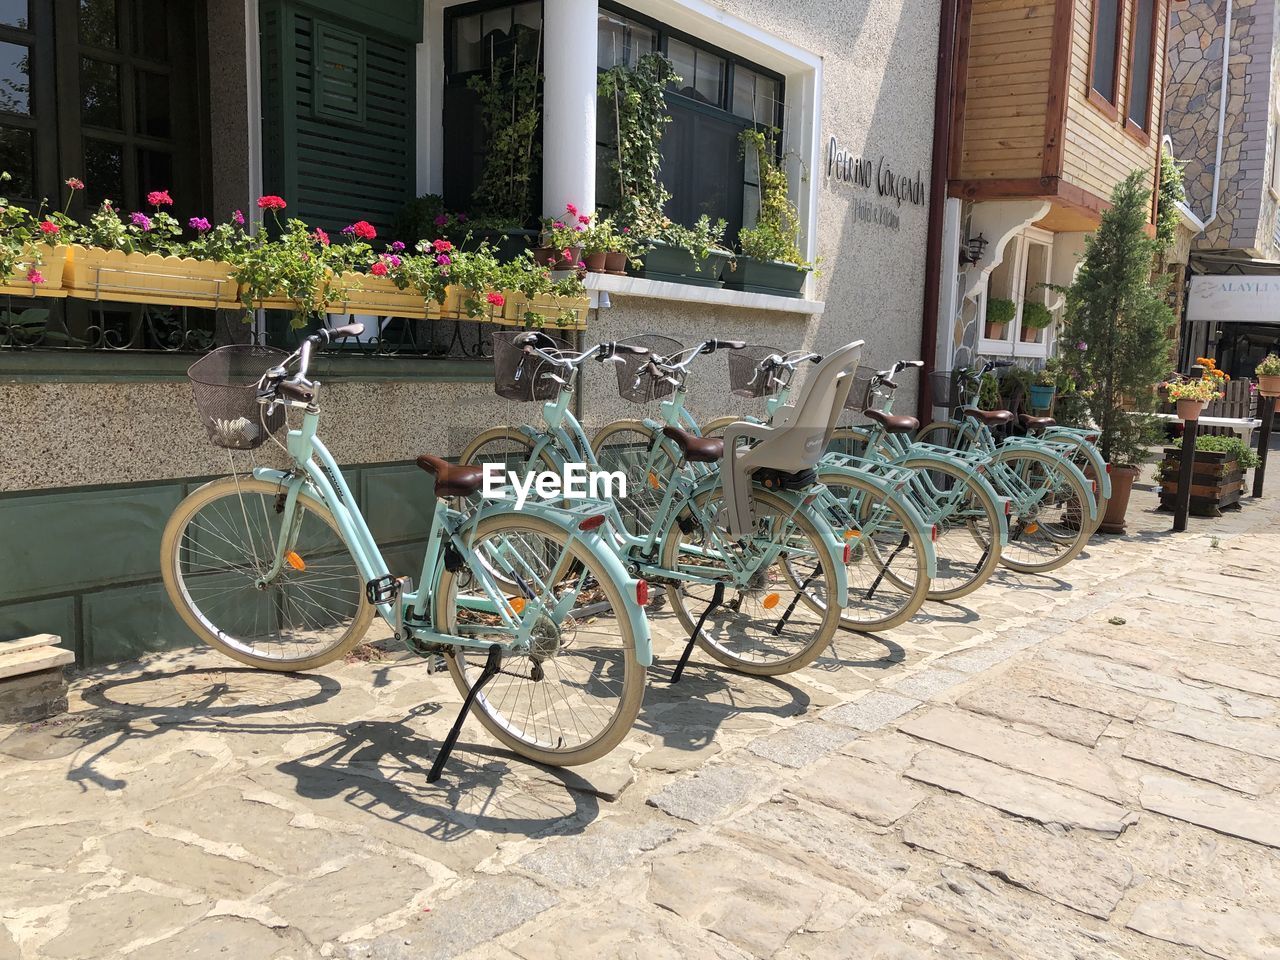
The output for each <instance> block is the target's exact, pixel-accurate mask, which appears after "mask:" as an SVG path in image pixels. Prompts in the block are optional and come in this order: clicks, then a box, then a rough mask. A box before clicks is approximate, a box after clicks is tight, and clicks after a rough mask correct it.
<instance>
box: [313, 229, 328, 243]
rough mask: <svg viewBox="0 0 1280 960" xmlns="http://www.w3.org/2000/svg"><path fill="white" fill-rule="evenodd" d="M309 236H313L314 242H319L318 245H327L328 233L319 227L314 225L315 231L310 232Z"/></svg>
mask: <svg viewBox="0 0 1280 960" xmlns="http://www.w3.org/2000/svg"><path fill="white" fill-rule="evenodd" d="M311 236H313V237H315V240H316V243H318V244H320V246H322V247H327V246H328V245H329V235H328V234H327V233H325V232H324V231H323V230H321V229H320V228H319V227H316V229H315V233H313V234H311Z"/></svg>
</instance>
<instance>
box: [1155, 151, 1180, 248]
mask: <svg viewBox="0 0 1280 960" xmlns="http://www.w3.org/2000/svg"><path fill="white" fill-rule="evenodd" d="M1186 199H1187V194H1186V191H1185V190H1184V189H1183V186H1182V168H1181V167H1179V166H1178V161H1176V160H1174V159H1173V157H1171V156H1170V155H1169V154H1168V153H1161V154H1160V196H1159V198H1158V200H1157V206H1156V247H1157V249H1158V250H1160V251H1164V250H1167V249H1169V247H1171V246H1173V241H1174V237H1175V236H1176V235H1177V229H1178V223H1179V221H1180V219H1181V215H1180V214H1179V213H1178V207H1177V204H1179V203H1182V202H1183V201H1185V200H1186Z"/></svg>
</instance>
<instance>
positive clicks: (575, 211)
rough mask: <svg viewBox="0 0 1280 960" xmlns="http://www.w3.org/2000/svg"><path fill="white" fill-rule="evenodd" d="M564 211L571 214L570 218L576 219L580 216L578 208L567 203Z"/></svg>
mask: <svg viewBox="0 0 1280 960" xmlns="http://www.w3.org/2000/svg"><path fill="white" fill-rule="evenodd" d="M564 209H565V213H567V214H569V216H571V217H576V216H577V215H578V208H577V207H575V206H574V205H573V204H572V203H566V204H565V205H564Z"/></svg>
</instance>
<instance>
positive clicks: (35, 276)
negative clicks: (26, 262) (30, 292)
mask: <svg viewBox="0 0 1280 960" xmlns="http://www.w3.org/2000/svg"><path fill="white" fill-rule="evenodd" d="M27 282H28V283H44V274H42V273H41V272H40V271H39V270H37V269H36V268H35V267H31V268H30V269H29V270H27Z"/></svg>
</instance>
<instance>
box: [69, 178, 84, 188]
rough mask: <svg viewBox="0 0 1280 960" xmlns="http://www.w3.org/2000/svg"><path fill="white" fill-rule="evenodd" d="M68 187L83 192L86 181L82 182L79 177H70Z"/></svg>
mask: <svg viewBox="0 0 1280 960" xmlns="http://www.w3.org/2000/svg"><path fill="white" fill-rule="evenodd" d="M67 186H68V187H70V188H71V189H72V190H83V189H84V181H83V180H81V179H80V178H79V177H68V178H67Z"/></svg>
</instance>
